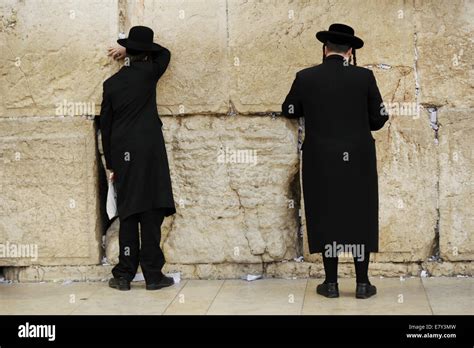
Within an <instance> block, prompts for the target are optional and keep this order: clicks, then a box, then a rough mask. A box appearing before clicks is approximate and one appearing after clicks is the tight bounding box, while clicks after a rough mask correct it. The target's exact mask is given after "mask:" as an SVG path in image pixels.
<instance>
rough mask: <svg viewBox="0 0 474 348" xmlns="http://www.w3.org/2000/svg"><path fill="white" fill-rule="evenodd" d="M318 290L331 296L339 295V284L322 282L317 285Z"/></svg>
mask: <svg viewBox="0 0 474 348" xmlns="http://www.w3.org/2000/svg"><path fill="white" fill-rule="evenodd" d="M316 292H317V293H318V294H320V295H323V296H325V297H329V298H336V297H339V286H338V285H337V283H322V284H319V285H318V286H317V287H316Z"/></svg>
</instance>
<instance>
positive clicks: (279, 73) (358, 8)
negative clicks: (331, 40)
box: [228, 0, 414, 113]
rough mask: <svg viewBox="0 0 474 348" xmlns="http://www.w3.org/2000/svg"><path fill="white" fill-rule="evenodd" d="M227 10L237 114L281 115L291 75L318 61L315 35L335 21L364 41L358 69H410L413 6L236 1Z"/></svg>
mask: <svg viewBox="0 0 474 348" xmlns="http://www.w3.org/2000/svg"><path fill="white" fill-rule="evenodd" d="M228 6H229V51H230V57H229V58H230V59H231V60H232V63H233V66H232V69H231V72H232V84H231V100H232V102H233V104H234V105H235V107H236V109H237V110H238V111H239V112H242V113H247V112H249V113H250V112H266V111H275V110H279V109H280V105H281V103H282V101H283V99H284V97H285V95H286V93H287V92H288V90H289V89H290V86H291V82H292V81H293V79H294V77H295V73H296V72H297V71H298V70H301V69H303V68H306V67H309V66H312V65H315V64H319V63H320V62H321V58H322V51H321V47H322V44H321V43H320V42H319V41H317V40H316V38H315V34H316V32H318V31H320V30H327V28H328V27H329V25H330V24H331V23H334V22H340V21H343V22H345V23H347V24H349V25H351V26H353V27H354V28H355V30H356V33H357V35H359V36H360V37H362V38H363V39H364V41H365V46H364V48H362V49H361V50H359V51H358V52H357V61H358V65H361V66H363V65H369V64H371V65H377V64H387V65H389V66H391V67H394V68H395V67H396V68H397V69H404V70H406V69H412V68H413V63H414V57H413V56H414V54H413V47H414V35H413V4H412V3H411V2H406V1H403V0H397V1H389V0H385V1H370V2H368V1H362V0H355V1H347V0H339V1H309V0H299V1H280V0H266V1H255V0H250V1H247V0H235V1H229V2H228ZM341 18H344V20H343V19H341ZM371 19H376V20H372V21H371ZM250 28H251V30H250ZM391 81H397V79H396V78H395V77H392V78H391V79H387V83H391ZM413 89H414V87H413Z"/></svg>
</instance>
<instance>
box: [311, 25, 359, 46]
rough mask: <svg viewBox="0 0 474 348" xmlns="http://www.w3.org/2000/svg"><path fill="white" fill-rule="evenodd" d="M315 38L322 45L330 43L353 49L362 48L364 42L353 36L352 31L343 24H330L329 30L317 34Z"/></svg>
mask: <svg viewBox="0 0 474 348" xmlns="http://www.w3.org/2000/svg"><path fill="white" fill-rule="evenodd" d="M316 38H317V39H318V40H319V41H321V42H322V43H324V44H325V43H327V42H328V41H330V42H332V43H335V44H338V45H348V46H350V47H352V48H353V49H358V48H362V46H364V41H362V40H361V39H360V38H358V37H357V36H355V35H354V29H352V28H351V27H350V26H348V25H345V24H339V23H334V24H331V26H330V27H329V30H327V31H320V32H318V33H317V34H316Z"/></svg>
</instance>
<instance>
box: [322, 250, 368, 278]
mask: <svg viewBox="0 0 474 348" xmlns="http://www.w3.org/2000/svg"><path fill="white" fill-rule="evenodd" d="M322 254H323V265H324V273H325V274H326V279H325V281H324V282H325V283H337V264H338V262H339V258H338V257H326V256H325V255H324V252H323V253H322ZM369 261H370V253H365V255H364V259H363V260H359V259H358V258H357V257H354V266H355V271H356V282H357V283H370V281H369Z"/></svg>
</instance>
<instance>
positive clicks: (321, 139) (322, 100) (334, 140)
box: [282, 55, 388, 253]
mask: <svg viewBox="0 0 474 348" xmlns="http://www.w3.org/2000/svg"><path fill="white" fill-rule="evenodd" d="M381 104H382V97H381V96H380V92H379V89H378V87H377V83H376V81H375V77H374V74H373V73H372V71H371V70H368V69H365V68H361V67H357V66H353V65H346V64H344V60H343V57H342V56H339V55H330V56H329V57H327V58H326V60H325V61H324V63H322V64H320V65H317V66H315V67H311V68H308V69H304V70H302V71H300V72H298V73H297V74H296V78H295V80H294V82H293V85H292V87H291V90H290V92H289V94H288V96H287V97H286V100H285V101H284V103H283V105H282V112H283V114H284V115H285V116H286V117H290V118H297V117H304V120H305V139H304V143H303V147H302V151H303V173H302V175H303V196H304V203H305V212H306V229H307V233H308V243H309V250H310V252H311V253H316V252H323V251H325V250H326V248H325V246H327V245H334V244H333V243H336V244H337V245H348V244H350V245H359V246H362V245H363V246H364V251H365V252H371V251H373V252H376V251H378V183H377V159H376V152H375V140H374V138H373V137H372V134H371V131H374V130H378V129H380V128H382V127H383V126H384V124H385V122H386V121H387V119H388V116H386V115H383V114H384V113H383V112H381V111H382V110H381V106H382V105H381ZM359 250H360V249H359Z"/></svg>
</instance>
